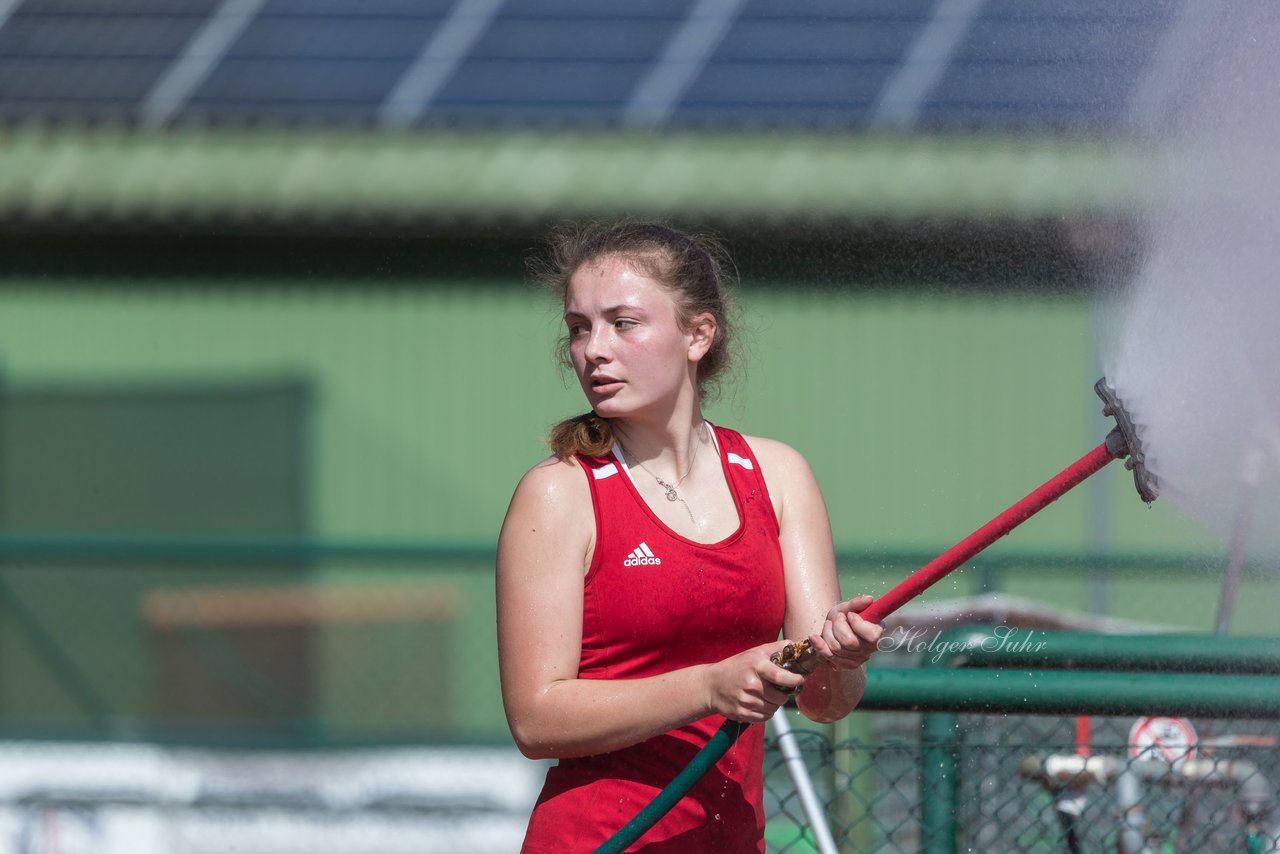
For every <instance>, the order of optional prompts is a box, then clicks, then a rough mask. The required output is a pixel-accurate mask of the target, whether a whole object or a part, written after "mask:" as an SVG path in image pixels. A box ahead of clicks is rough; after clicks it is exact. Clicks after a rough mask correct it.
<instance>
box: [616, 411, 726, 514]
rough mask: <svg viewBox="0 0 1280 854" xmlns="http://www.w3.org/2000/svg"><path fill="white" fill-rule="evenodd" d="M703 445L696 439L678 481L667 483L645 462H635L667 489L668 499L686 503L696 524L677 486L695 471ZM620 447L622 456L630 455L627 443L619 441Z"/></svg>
mask: <svg viewBox="0 0 1280 854" xmlns="http://www.w3.org/2000/svg"><path fill="white" fill-rule="evenodd" d="M702 423H703V424H706V423H707V422H705V421H703V422H702ZM701 446H702V443H701V442H697V441H696V440H695V444H694V446H693V453H692V454H690V455H689V468H688V469H687V470H685V473H684V474H683V475H682V476H681V477H680V478H678V479H677V480H676V482H675V483H667V482H666V481H665V480H663V479H662V478H660V477H658V476H657V475H656V474H654V473H653V472H651V471H649V468H648V466H646V465H645V464H644V463H642V462H640V461H639V460H636V461H635V464H636V465H638V466H640V468H642V469H644V471H645V474H647V475H649V477H651V478H653V479H654V480H656V481H657V482H658V486H661V487H662V488H663V489H665V490H666V491H667V500H668V501H679V502H680V503H681V504H683V505H684V510H685V512H686V513H688V514H689V521H690V522H693V523H694V524H695V525H696V524H698V521H697V520H696V519H694V518H693V510H692V509H691V508H690V507H689V502H688V501H685V500H684V499H683V498H681V497H680V493H679V492H676V487H677V486H679V485H680V484H682V483H684V479H685V478H686V477H688V476H689V475H690V473H692V472H693V464H694V463H696V462H697V461H698V448H700V447H701ZM618 447H619V448H621V449H622V456H623V457H624V458H625V457H626V456H628V454H627V448H626V446H625V445H623V444H622V443H621V442H619V443H618Z"/></svg>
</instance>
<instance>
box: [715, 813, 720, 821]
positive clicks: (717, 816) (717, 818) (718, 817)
mask: <svg viewBox="0 0 1280 854" xmlns="http://www.w3.org/2000/svg"><path fill="white" fill-rule="evenodd" d="M719 820H720V813H716V821H719Z"/></svg>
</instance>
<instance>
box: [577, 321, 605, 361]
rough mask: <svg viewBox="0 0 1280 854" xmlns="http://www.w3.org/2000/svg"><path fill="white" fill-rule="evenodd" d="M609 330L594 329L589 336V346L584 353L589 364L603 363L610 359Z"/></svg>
mask: <svg viewBox="0 0 1280 854" xmlns="http://www.w3.org/2000/svg"><path fill="white" fill-rule="evenodd" d="M608 335H609V329H608V327H605V328H602V329H592V330H591V334H590V335H588V336H587V346H586V349H585V350H584V351H583V355H584V356H586V358H587V361H588V362H603V361H607V360H608V358H609V342H608Z"/></svg>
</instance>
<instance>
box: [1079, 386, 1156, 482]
mask: <svg viewBox="0 0 1280 854" xmlns="http://www.w3.org/2000/svg"><path fill="white" fill-rule="evenodd" d="M1093 390H1094V391H1095V392H1096V393H1097V395H1098V397H1100V398H1102V414H1103V415H1106V416H1109V417H1111V418H1114V419H1115V420H1116V426H1115V428H1114V429H1113V430H1112V431H1111V432H1110V433H1108V434H1107V439H1106V444H1107V450H1108V451H1109V452H1110V453H1111V456H1113V457H1115V458H1116V459H1124V461H1125V462H1124V467H1125V468H1127V469H1128V470H1129V471H1131V472H1133V485H1134V486H1135V487H1137V489H1138V497H1140V498H1141V499H1142V500H1143V501H1145V502H1146V503H1147V504H1150V503H1151V502H1153V501H1155V500H1156V498H1157V497H1158V496H1159V494H1160V491H1159V490H1160V483H1159V481H1158V480H1157V479H1156V476H1155V475H1153V474H1152V473H1151V472H1150V471H1148V470H1147V466H1146V457H1145V456H1144V455H1143V452H1142V442H1141V440H1140V439H1139V438H1138V428H1137V427H1135V426H1134V423H1133V417H1132V416H1131V415H1130V414H1129V410H1127V409H1125V407H1124V404H1123V403H1121V401H1120V398H1119V396H1118V395H1117V394H1116V390H1115V389H1114V388H1112V387H1111V385H1110V384H1109V383H1108V382H1107V378H1106V377H1103V378H1102V379H1100V380H1098V381H1097V382H1096V383H1094V385H1093ZM1126 458H1127V459H1126Z"/></svg>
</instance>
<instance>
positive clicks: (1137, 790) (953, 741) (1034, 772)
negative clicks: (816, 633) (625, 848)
mask: <svg viewBox="0 0 1280 854" xmlns="http://www.w3.org/2000/svg"><path fill="white" fill-rule="evenodd" d="M870 718H871V722H870V727H869V729H870V732H869V734H868V736H867V737H866V738H856V739H847V740H838V739H837V738H836V737H832V736H831V735H829V734H827V733H824V732H821V731H807V732H798V733H797V734H796V739H797V744H798V746H799V747H800V750H801V752H802V754H803V756H804V758H805V764H806V766H807V767H808V768H809V771H810V774H811V775H812V778H813V782H814V785H815V788H816V790H817V793H818V795H819V797H820V799H821V800H822V803H823V806H824V807H825V813H826V819H827V821H828V823H829V827H830V830H831V833H832V836H833V837H834V839H835V841H836V843H837V846H838V848H839V850H840V851H842V852H859V853H860V854H861V852H885V854H888V853H889V852H904V854H905V852H957V851H973V852H984V854H998V852H1009V854H1026V852H1044V854H1050V852H1064V854H1072V853H1073V852H1082V851H1094V852H1096V851H1117V852H1162V854H1163V852H1234V851H1240V852H1273V851H1280V820H1278V815H1277V811H1276V810H1275V791H1276V789H1275V786H1276V781H1277V780H1280V749H1278V748H1277V743H1278V740H1280V722H1275V721H1248V720H1198V721H1183V720H1182V719H1169V718H1161V719H1135V718H1132V717H1090V718H1070V717H1065V718H1064V717H1051V716H1040V715H1027V716H1017V715H950V714H929V715H922V714H915V713H893V714H884V713H880V714H874V715H871V716H870ZM1086 722H1087V723H1086ZM1187 725H1190V726H1191V728H1192V736H1191V739H1187V738H1186V737H1185V731H1184V729H1183V728H1184V727H1185V726H1187ZM1086 726H1087V730H1088V734H1087V742H1083V741H1082V740H1081V739H1082V732H1083V730H1084V728H1085V727H1086ZM776 748H777V743H776V740H775V739H773V738H771V739H770V742H769V752H768V754H767V756H768V758H767V764H766V769H765V771H766V789H767V801H768V809H769V813H770V818H769V833H768V842H769V846H770V850H771V851H772V852H775V854H807V852H813V851H817V850H818V848H817V847H816V843H815V841H814V834H813V833H812V831H811V830H809V828H808V821H807V819H806V816H805V814H804V811H803V809H802V806H801V803H800V801H799V799H798V797H797V796H796V790H795V786H794V785H793V783H792V781H791V779H790V778H789V776H788V774H787V771H786V770H785V767H784V762H783V760H782V757H781V755H780V754H779V752H778V750H777V749H776Z"/></svg>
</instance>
